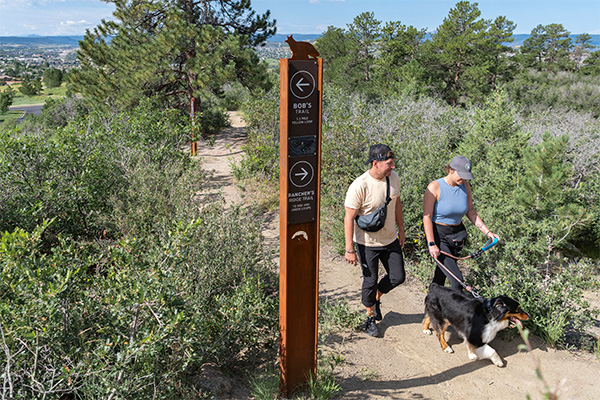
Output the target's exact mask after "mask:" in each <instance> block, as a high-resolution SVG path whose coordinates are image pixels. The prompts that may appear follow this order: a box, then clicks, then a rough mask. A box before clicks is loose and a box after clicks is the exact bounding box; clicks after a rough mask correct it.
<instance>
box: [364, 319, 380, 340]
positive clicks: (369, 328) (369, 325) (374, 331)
mask: <svg viewBox="0 0 600 400" xmlns="http://www.w3.org/2000/svg"><path fill="white" fill-rule="evenodd" d="M365 332H366V333H367V335H369V336H373V337H377V336H379V329H378V328H377V323H376V322H375V317H368V318H367V321H366V322H365Z"/></svg>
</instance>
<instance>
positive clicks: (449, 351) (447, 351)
mask: <svg viewBox="0 0 600 400" xmlns="http://www.w3.org/2000/svg"><path fill="white" fill-rule="evenodd" d="M444 351H445V352H446V353H448V354H452V353H454V350H452V347H450V346H448V347H446V348H445V349H444Z"/></svg>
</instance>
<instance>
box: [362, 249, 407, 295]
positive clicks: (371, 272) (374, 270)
mask: <svg viewBox="0 0 600 400" xmlns="http://www.w3.org/2000/svg"><path fill="white" fill-rule="evenodd" d="M356 248H357V252H358V259H359V260H360V266H361V268H362V273H363V285H362V303H363V305H364V306H365V307H373V306H374V305H375V301H376V296H377V290H379V291H380V292H381V293H384V294H385V293H388V292H389V291H390V290H392V289H393V288H395V287H396V286H398V285H400V284H401V283H402V282H404V279H405V273H404V257H403V256H402V247H401V246H400V242H399V241H398V239H396V240H394V241H393V242H392V243H390V244H388V245H387V246H384V247H367V246H365V245H362V244H358V243H357V244H356ZM380 260H381V263H382V264H383V268H385V272H387V274H386V275H385V276H384V277H383V278H381V280H380V281H379V283H378V282H377V280H378V279H379V261H380Z"/></svg>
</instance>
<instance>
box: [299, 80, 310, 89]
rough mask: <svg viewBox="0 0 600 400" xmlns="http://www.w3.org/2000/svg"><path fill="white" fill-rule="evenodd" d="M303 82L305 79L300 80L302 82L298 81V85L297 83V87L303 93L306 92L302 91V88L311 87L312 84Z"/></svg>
mask: <svg viewBox="0 0 600 400" xmlns="http://www.w3.org/2000/svg"><path fill="white" fill-rule="evenodd" d="M303 80H304V78H300V80H299V81H298V83H296V87H297V88H298V90H300V91H301V92H304V89H302V86H310V83H302V81H303Z"/></svg>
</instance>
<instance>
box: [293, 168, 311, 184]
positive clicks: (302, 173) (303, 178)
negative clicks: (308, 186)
mask: <svg viewBox="0 0 600 400" xmlns="http://www.w3.org/2000/svg"><path fill="white" fill-rule="evenodd" d="M300 169H301V170H302V172H299V173H297V174H295V175H296V176H301V177H302V178H300V180H301V181H303V180H305V179H306V177H307V176H308V171H307V170H305V169H304V168H300Z"/></svg>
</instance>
